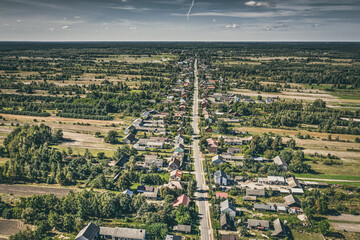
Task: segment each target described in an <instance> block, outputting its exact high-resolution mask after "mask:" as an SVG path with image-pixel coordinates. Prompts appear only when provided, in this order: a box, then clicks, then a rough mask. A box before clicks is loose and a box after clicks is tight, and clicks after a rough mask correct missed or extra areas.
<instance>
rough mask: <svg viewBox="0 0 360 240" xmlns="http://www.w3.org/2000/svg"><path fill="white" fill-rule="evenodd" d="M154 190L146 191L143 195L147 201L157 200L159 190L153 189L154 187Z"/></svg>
mask: <svg viewBox="0 0 360 240" xmlns="http://www.w3.org/2000/svg"><path fill="white" fill-rule="evenodd" d="M152 189H153V191H145V192H143V195H144V197H145V198H147V199H153V200H157V198H158V192H159V189H158V188H153V187H152Z"/></svg>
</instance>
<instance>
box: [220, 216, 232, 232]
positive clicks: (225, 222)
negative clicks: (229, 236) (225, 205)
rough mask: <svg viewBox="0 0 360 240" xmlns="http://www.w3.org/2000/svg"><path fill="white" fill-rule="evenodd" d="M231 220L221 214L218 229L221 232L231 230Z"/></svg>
mask: <svg viewBox="0 0 360 240" xmlns="http://www.w3.org/2000/svg"><path fill="white" fill-rule="evenodd" d="M231 225H232V224H231V219H230V217H229V216H228V215H227V214H224V213H223V214H221V216H220V227H221V229H223V230H229V229H231V228H232V227H231Z"/></svg>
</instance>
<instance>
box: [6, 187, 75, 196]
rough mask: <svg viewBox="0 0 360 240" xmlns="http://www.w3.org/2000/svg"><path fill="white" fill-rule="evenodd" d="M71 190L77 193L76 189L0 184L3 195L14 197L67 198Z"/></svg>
mask: <svg viewBox="0 0 360 240" xmlns="http://www.w3.org/2000/svg"><path fill="white" fill-rule="evenodd" d="M70 190H72V191H77V190H76V189H74V188H64V187H49V186H35V185H24V184H0V193H1V194H10V195H14V196H23V197H28V196H33V195H42V194H54V195H55V196H58V197H63V196H66V195H67V194H68V193H69V192H70Z"/></svg>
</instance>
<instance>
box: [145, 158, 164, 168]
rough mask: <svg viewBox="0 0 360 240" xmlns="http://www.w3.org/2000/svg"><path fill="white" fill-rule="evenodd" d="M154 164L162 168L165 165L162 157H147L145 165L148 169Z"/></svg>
mask: <svg viewBox="0 0 360 240" xmlns="http://www.w3.org/2000/svg"><path fill="white" fill-rule="evenodd" d="M152 166H156V167H157V168H158V169H160V168H162V167H163V166H164V160H163V159H161V158H155V159H146V158H145V165H144V167H145V168H147V169H151V167H152Z"/></svg>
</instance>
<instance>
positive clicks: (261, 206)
mask: <svg viewBox="0 0 360 240" xmlns="http://www.w3.org/2000/svg"><path fill="white" fill-rule="evenodd" d="M254 210H257V211H268V212H275V211H276V208H275V207H274V206H273V205H270V204H254Z"/></svg>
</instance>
